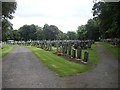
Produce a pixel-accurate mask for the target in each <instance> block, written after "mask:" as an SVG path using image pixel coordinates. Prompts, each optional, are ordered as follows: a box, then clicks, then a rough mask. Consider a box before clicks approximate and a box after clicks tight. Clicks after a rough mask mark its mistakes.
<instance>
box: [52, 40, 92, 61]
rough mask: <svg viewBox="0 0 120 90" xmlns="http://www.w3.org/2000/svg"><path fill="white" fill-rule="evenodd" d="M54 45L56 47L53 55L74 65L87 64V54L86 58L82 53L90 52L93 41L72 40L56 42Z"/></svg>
mask: <svg viewBox="0 0 120 90" xmlns="http://www.w3.org/2000/svg"><path fill="white" fill-rule="evenodd" d="M54 43H55V44H56V47H54V54H56V55H58V56H61V57H63V58H66V59H67V60H70V61H73V62H76V63H87V62H88V59H89V54H87V56H86V55H85V53H84V51H88V50H89V51H90V50H92V48H91V46H92V44H93V41H91V40H87V41H74V40H72V41H56V42H54ZM55 48H56V49H55ZM87 53H89V52H87ZM85 58H86V59H87V60H86V59H85Z"/></svg>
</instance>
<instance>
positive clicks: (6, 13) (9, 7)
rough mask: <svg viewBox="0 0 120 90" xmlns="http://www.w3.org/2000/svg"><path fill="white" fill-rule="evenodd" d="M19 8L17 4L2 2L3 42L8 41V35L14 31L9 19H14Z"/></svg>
mask: <svg viewBox="0 0 120 90" xmlns="http://www.w3.org/2000/svg"><path fill="white" fill-rule="evenodd" d="M16 8H17V2H2V37H3V38H2V40H3V41H5V40H6V39H7V36H6V33H8V32H9V31H8V30H11V29H12V24H11V22H10V21H9V19H13V14H14V13H15V10H16Z"/></svg>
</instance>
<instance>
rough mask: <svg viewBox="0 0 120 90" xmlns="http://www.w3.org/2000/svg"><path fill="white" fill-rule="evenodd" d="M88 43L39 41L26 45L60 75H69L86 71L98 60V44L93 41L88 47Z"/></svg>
mask: <svg viewBox="0 0 120 90" xmlns="http://www.w3.org/2000/svg"><path fill="white" fill-rule="evenodd" d="M33 43H35V41H34V42H32V44H33ZM87 43H88V41H86V42H85V41H39V42H37V44H33V45H32V46H29V45H28V46H26V47H27V48H29V49H31V50H32V52H33V53H34V54H35V55H36V56H37V57H38V58H39V60H40V61H41V62H43V63H44V64H46V65H47V66H48V67H49V68H50V69H52V70H53V71H55V72H56V73H57V74H58V75H59V76H68V75H74V74H77V73H82V72H85V71H87V70H89V69H90V68H91V67H92V65H93V64H95V63H97V62H98V60H99V58H98V56H97V53H96V46H97V44H93V45H92V43H93V41H92V42H91V45H92V46H91V47H88V46H89V45H87ZM81 44H83V46H82V45H81ZM30 45H31V44H30ZM36 45H37V46H36ZM81 46H82V47H81ZM89 48H91V49H89ZM86 50H87V54H86V52H85V51H86ZM88 53H89V54H88ZM94 57H96V58H94ZM87 63H88V64H87Z"/></svg>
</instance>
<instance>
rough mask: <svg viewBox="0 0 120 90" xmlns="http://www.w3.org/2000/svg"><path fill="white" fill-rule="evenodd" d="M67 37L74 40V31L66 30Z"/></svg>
mask: <svg viewBox="0 0 120 90" xmlns="http://www.w3.org/2000/svg"><path fill="white" fill-rule="evenodd" d="M67 37H68V39H69V40H76V39H77V35H76V32H73V31H68V32H67Z"/></svg>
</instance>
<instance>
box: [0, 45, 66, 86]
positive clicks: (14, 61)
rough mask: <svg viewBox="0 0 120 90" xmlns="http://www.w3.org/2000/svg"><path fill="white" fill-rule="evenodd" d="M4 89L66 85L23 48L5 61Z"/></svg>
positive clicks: (12, 53)
mask: <svg viewBox="0 0 120 90" xmlns="http://www.w3.org/2000/svg"><path fill="white" fill-rule="evenodd" d="M2 68H3V70H2V71H3V73H2V78H3V83H2V84H3V85H2V86H3V88H6V87H7V88H44V87H45V88H49V87H51V88H52V87H54V88H56V87H63V86H64V83H62V82H61V80H60V78H59V77H58V76H56V74H55V73H54V72H52V71H51V70H49V69H48V68H47V67H46V66H45V65H43V64H41V63H40V62H39V60H38V59H37V58H36V57H35V56H34V55H33V54H32V52H31V51H30V50H28V49H27V48H24V47H21V46H14V49H13V51H12V52H11V53H10V54H9V55H8V56H7V57H5V58H4V59H3V64H2Z"/></svg>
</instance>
